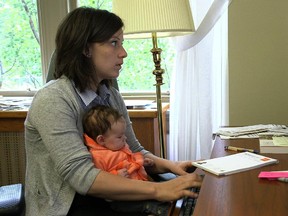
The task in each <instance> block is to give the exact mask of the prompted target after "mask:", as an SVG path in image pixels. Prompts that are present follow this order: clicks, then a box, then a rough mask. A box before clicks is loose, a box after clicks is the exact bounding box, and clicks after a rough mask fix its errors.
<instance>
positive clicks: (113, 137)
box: [104, 119, 127, 151]
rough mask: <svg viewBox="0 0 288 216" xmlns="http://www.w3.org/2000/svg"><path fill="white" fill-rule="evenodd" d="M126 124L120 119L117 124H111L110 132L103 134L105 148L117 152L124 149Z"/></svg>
mask: <svg viewBox="0 0 288 216" xmlns="http://www.w3.org/2000/svg"><path fill="white" fill-rule="evenodd" d="M125 131H126V122H125V120H124V119H120V120H118V121H117V122H114V123H113V124H111V130H108V131H107V133H105V135H104V137H105V144H104V145H105V147H106V148H108V149H110V150H112V151H117V150H119V149H121V148H123V147H124V145H125V144H126V139H127V137H126V136H125Z"/></svg>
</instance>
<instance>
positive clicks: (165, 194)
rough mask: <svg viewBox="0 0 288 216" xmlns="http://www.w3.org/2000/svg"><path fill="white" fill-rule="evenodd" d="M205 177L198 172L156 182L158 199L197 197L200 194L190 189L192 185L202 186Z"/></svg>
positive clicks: (170, 199) (169, 199)
mask: <svg viewBox="0 0 288 216" xmlns="http://www.w3.org/2000/svg"><path fill="white" fill-rule="evenodd" d="M202 181H203V178H202V177H201V176H200V175H198V174H196V173H191V174H187V175H183V176H178V177H177V178H175V179H172V180H169V181H165V182H161V183H156V185H155V187H156V188H155V191H156V197H155V199H156V200H159V201H172V200H178V199H181V198H183V197H185V196H188V197H194V198H196V197H197V196H198V194H196V193H194V192H192V191H191V190H190V188H191V187H201V184H202Z"/></svg>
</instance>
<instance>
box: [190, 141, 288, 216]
mask: <svg viewBox="0 0 288 216" xmlns="http://www.w3.org/2000/svg"><path fill="white" fill-rule="evenodd" d="M225 145H231V146H237V147H238V146H239V147H244V148H252V149H257V150H259V140H258V139H236V140H221V139H220V138H219V137H217V139H216V142H215V145H214V147H213V151H212V154H211V158H215V157H220V156H224V155H229V154H233V152H231V151H229V152H226V151H225V150H224V146H225ZM263 155H266V156H269V157H273V158H277V159H279V164H276V165H269V166H266V167H262V168H258V169H253V170H249V171H245V172H241V173H237V174H232V175H229V176H225V177H217V176H215V175H213V174H210V173H207V172H206V173H205V178H204V181H203V184H202V187H201V190H200V194H199V197H198V200H197V204H196V207H195V210H194V214H193V216H210V215H211V216H212V215H213V216H272V215H273V216H286V215H288V183H284V182H279V181H269V180H261V179H258V174H259V173H260V171H274V170H275V171H276V170H288V155H287V154H263Z"/></svg>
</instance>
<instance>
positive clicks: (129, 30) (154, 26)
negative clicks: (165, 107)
mask: <svg viewBox="0 0 288 216" xmlns="http://www.w3.org/2000/svg"><path fill="white" fill-rule="evenodd" d="M112 8H113V12H114V13H115V14H117V15H118V16H119V17H121V19H122V20H123V22H124V38H125V39H144V38H152V43H153V48H152V49H151V52H152V56H153V61H154V65H155V69H154V70H153V74H154V75H155V79H156V84H155V86H156V102H157V113H158V117H157V118H158V127H159V143H160V148H161V149H160V154H161V157H163V158H166V147H165V145H164V140H163V120H162V98H161V85H163V77H162V74H163V73H164V70H163V69H162V68H161V52H162V50H161V49H160V48H158V45H157V37H172V36H179V35H185V34H191V33H192V32H194V30H195V29H194V23H193V18H192V13H191V9H190V4H189V0H113V6H112Z"/></svg>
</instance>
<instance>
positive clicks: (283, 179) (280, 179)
mask: <svg viewBox="0 0 288 216" xmlns="http://www.w3.org/2000/svg"><path fill="white" fill-rule="evenodd" d="M277 180H278V181H282V182H288V178H277Z"/></svg>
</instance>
